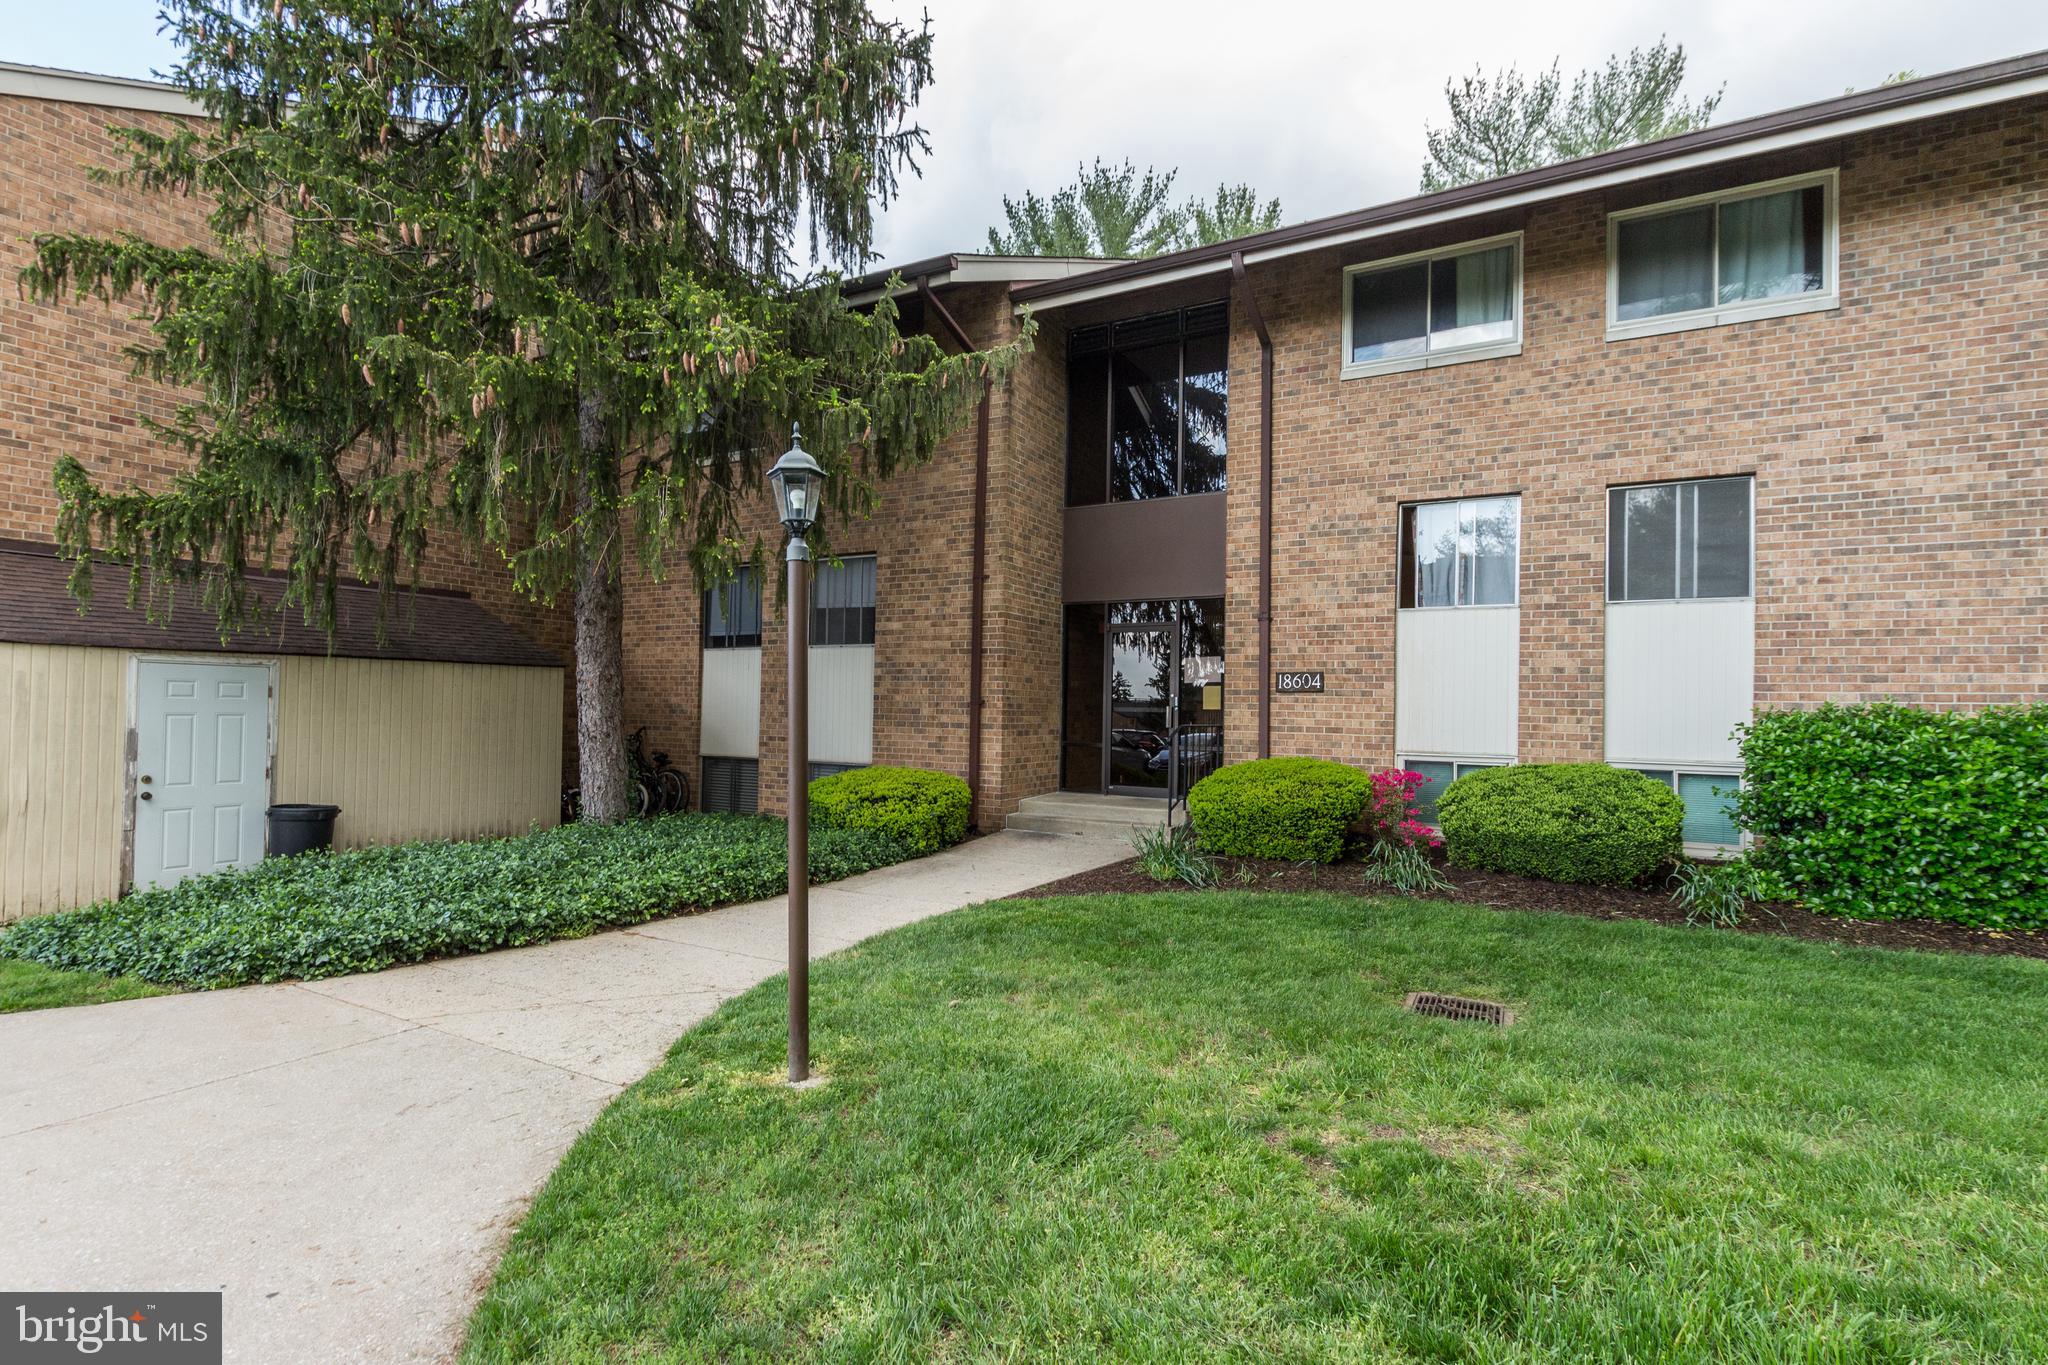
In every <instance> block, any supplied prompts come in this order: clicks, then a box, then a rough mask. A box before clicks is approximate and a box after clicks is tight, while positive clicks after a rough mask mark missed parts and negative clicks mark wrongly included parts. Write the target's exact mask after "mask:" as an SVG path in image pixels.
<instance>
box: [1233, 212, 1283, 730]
mask: <svg viewBox="0 0 2048 1365" xmlns="http://www.w3.org/2000/svg"><path fill="white" fill-rule="evenodd" d="M1230 277H1231V278H1232V279H1233V280H1235V281H1236V282H1237V287H1238V289H1239V291H1240V292H1241V293H1243V295H1244V311H1245V313H1246V315H1247V316H1249V317H1250V318H1251V320H1252V330H1253V331H1254V332H1257V333H1258V334H1259V609H1258V612H1257V614H1256V616H1255V618H1254V619H1256V620H1257V621H1258V623H1259V757H1260V758H1271V757H1272V756H1273V337H1272V334H1271V333H1269V332H1268V331H1267V330H1266V319H1265V316H1264V315H1263V314H1262V313H1260V312H1259V300H1258V296H1257V295H1255V294H1253V293H1252V285H1251V281H1250V280H1248V279H1246V278H1245V274H1244V253H1243V252H1242V251H1233V252H1231V253H1230Z"/></svg>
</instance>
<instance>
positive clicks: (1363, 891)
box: [1011, 858, 2048, 959]
mask: <svg viewBox="0 0 2048 1365" xmlns="http://www.w3.org/2000/svg"><path fill="white" fill-rule="evenodd" d="M1217 862H1218V864H1219V865H1220V866H1221V868H1222V872H1223V883H1222V886H1221V887H1220V888H1219V889H1220V890H1225V891H1322V892H1335V893H1338V894H1341V895H1352V896H1379V897H1385V896H1389V895H1396V894H1405V893H1397V892H1390V891H1389V890H1388V889H1387V888H1386V887H1384V886H1380V885H1378V884H1377V883H1374V882H1369V881H1367V880H1366V879H1365V878H1364V876H1363V875H1362V872H1363V869H1362V867H1361V865H1360V864H1358V863H1356V862H1342V863H1334V864H1331V865H1330V866H1327V867H1325V866H1320V865H1317V864H1314V863H1308V864H1299V863H1278V862H1266V861H1263V860H1261V859H1257V858H1219V859H1218V860H1217ZM1240 869H1249V879H1248V880H1242V881H1241V880H1239V878H1240V877H1241V876H1244V875H1245V874H1244V873H1243V872H1241V871H1240ZM1440 870H1441V871H1442V872H1443V873H1444V875H1445V876H1446V877H1448V878H1450V880H1451V883H1452V890H1450V891H1448V892H1424V893H1422V894H1421V895H1419V896H1417V897H1416V899H1419V900H1450V901H1462V902H1465V903H1466V904H1470V905H1490V906H1495V907H1497V908H1499V909H1503V910H1548V911H1554V912H1561V913H1564V914H1567V915H1584V916H1587V917H1588V918H1590V919H1640V920H1649V921H1651V922H1652V923H1656V924H1673V925H1680V926H1683V925H1684V924H1685V912H1684V911H1683V910H1680V909H1679V908H1678V907H1677V906H1675V905H1673V904H1672V903H1671V897H1670V895H1669V893H1668V892H1664V891H1637V890H1633V889H1629V888H1625V887H1612V886H1565V885H1563V884H1561V883H1558V882H1546V881H1538V880H1537V879H1535V878H1533V877H1512V876H1508V875H1505V874H1503V873H1498V872H1474V871H1471V870H1469V869H1466V868H1458V867H1443V868H1441V869H1440ZM1175 891H1179V892H1187V893H1190V894H1198V893H1196V891H1195V888H1194V887H1191V886H1189V885H1187V884H1186V883H1185V882H1179V881H1173V882H1156V881H1153V880H1152V879H1151V878H1150V877H1148V876H1146V875H1145V873H1144V872H1142V871H1140V870H1139V868H1138V860H1137V859H1136V858H1128V859H1125V860H1124V861H1123V862H1120V863H1110V864H1109V865H1108V866H1106V867H1098V868H1095V869H1094V870H1093V871H1089V872H1079V873H1076V874H1075V875H1073V876H1071V877H1062V878H1060V879H1059V880H1058V881H1056V882H1047V883H1046V884H1045V885H1044V886H1034V887H1032V888H1031V889H1030V890H1029V891H1020V892H1018V893H1017V894H1016V895H1015V896H1013V897H1011V899H1013V900H1027V899H1033V898H1038V897H1044V896H1090V895H1098V894H1101V893H1105V892H1126V893H1154V892H1175ZM1739 932H1742V933H1748V934H1778V935H1782V936H1784V937H1787V938H1803V939H1813V940H1817V941H1819V942H1822V943H1844V944H1855V945H1857V946H1859V947H1866V948H1919V949H1923V950H1926V951H1929V952H1945V953H2004V954H2009V955H2012V956H2015V957H2034V958H2042V959H2048V932H2044V931H2027V930H2010V931H2004V932H2001V931H1998V930H1992V929H1973V928H1970V927H1968V926H1966V925H1961V924H1943V923H1940V922H1938V921H1935V920H1858V919H1845V918H1843V917H1842V916H1839V915H1816V914H1814V913H1813V912H1812V911H1810V910H1803V909H1801V908H1800V907H1798V906H1796V905H1780V904H1772V905H1759V906H1753V907H1752V908H1751V909H1750V912H1749V914H1748V916H1747V917H1746V918H1745V919H1744V921H1743V923H1742V925H1741V927H1740V930H1739Z"/></svg>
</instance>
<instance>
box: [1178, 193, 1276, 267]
mask: <svg viewBox="0 0 2048 1365" xmlns="http://www.w3.org/2000/svg"><path fill="white" fill-rule="evenodd" d="M1185 212H1186V216H1185V218H1184V219H1183V220H1182V223H1181V231H1180V235H1179V237H1178V238H1177V239H1176V240H1175V242H1174V249H1175V250H1177V251H1178V250H1183V249H1185V248H1187V247H1191V246H1207V245H1208V244H1209V243H1211V242H1227V241H1229V240H1230V239H1231V238H1233V237H1244V236H1247V235H1249V234H1251V233H1254V232H1266V231H1269V230H1270V229H1272V228H1276V227H1279V226H1280V201H1279V200H1278V199H1268V200H1267V201H1266V202H1265V203H1263V204H1261V203H1260V202H1259V195H1258V191H1256V190H1254V189H1253V188H1252V187H1251V186H1250V185H1222V184H1219V185H1218V186H1217V187H1216V194H1215V196H1214V197H1213V198H1210V199H1190V200H1188V202H1187V206H1186V210H1185Z"/></svg>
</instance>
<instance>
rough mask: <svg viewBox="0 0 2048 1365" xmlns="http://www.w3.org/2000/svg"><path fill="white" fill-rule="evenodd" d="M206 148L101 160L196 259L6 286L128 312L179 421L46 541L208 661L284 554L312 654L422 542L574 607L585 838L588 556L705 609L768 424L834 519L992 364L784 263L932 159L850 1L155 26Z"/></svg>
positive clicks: (590, 757) (162, 135)
mask: <svg viewBox="0 0 2048 1365" xmlns="http://www.w3.org/2000/svg"><path fill="white" fill-rule="evenodd" d="M165 22H166V24H167V26H168V27H169V28H170V29H171V30H172V32H173V33H174V35H175V38H176V40H177V42H178V43H179V45H180V48H181V61H180V64H179V65H178V67H177V68H176V71H175V73H174V75H175V80H176V82H177V84H179V85H180V86H182V87H183V88H184V89H185V90H187V91H188V92H190V93H191V94H192V95H193V96H194V97H195V98H196V99H198V100H199V101H200V102H201V103H203V105H204V107H205V108H206V110H207V111H208V113H209V114H210V115H211V116H212V117H211V119H210V120H207V121H202V122H199V123H195V124H194V125H192V126H189V127H186V128H182V129H180V130H178V131H173V132H152V131H146V130H141V129H126V130H121V131H120V133H119V136H120V137H121V139H122V140H123V142H124V144H125V150H126V152H127V154H128V156H129V164H128V165H127V166H126V167H125V168H123V169H121V170H119V171H118V172H114V173H112V175H113V178H114V179H116V180H118V181H120V182H123V183H127V184H132V185H136V186H139V187H142V188H145V189H148V190H153V191H159V192H163V193H170V194H183V193H189V192H194V191H197V192H200V193H202V194H204V195H205V196H206V197H207V199H208V201H209V202H210V204H211V205H212V207H211V210H210V223H211V227H212V231H213V240H212V241H211V243H210V244H209V245H208V246H207V247H206V248H205V249H193V248H188V247H173V246H169V245H166V244H163V243H157V242H150V241H145V240H142V239H139V238H136V237H131V236H121V237H103V238H102V237H91V236H86V235H80V234H52V235H46V236H43V237H40V238H38V239H37V241H36V243H35V256H34V259H33V261H32V263H31V264H30V265H29V266H28V267H27V268H26V269H25V270H24V271H23V272H22V282H23V284H24V285H25V286H26V287H27V288H28V289H29V290H30V291H31V292H32V293H33V294H34V295H36V296H38V297H40V298H42V299H44V300H48V301H55V300H58V299H60V298H62V297H64V296H66V295H67V294H72V293H75V294H77V295H79V296H87V295H91V296H97V297H100V298H102V299H106V300H109V301H113V300H116V299H129V298H133V299H135V300H136V301H138V302H139V304H140V305H141V307H142V308H144V309H145V310H146V313H147V316H148V317H149V318H150V320H151V322H152V326H153V333H154V335H153V340H152V341H151V343H150V344H147V345H145V346H142V347H139V348H138V349H137V351H136V360H137V363H138V366H139V367H140V369H141V370H142V371H143V372H145V373H148V374H151V375H154V376H156V377H158V378H160V379H162V380H164V381H167V382H171V383H176V384H181V385H189V386H191V387H192V388H193V389H194V390H196V392H197V394H198V397H197V398H196V399H195V400H194V401H193V402H191V403H190V404H189V405H187V406H186V407H184V408H182V409H181V410H180V411H179V412H178V414H177V416H176V417H175V418H174V419H173V420H172V421H170V422H169V423H166V424H165V425H164V426H163V427H161V428H160V430H159V435H160V436H161V437H162V438H163V439H164V440H165V441H166V442H168V443H169V444H170V445H172V446H173V447H174V448H176V449H177V450H179V451H180V452H182V453H183V454H184V455H186V456H187V457H188V469H187V472H185V473H183V474H181V475H180V476H178V477H177V478H176V479H174V480H173V481H172V482H171V483H170V484H169V485H168V486H166V487H163V488H160V489H152V490H142V489H138V488H120V487H103V486H101V485H99V484H98V483H96V482H95V481H94V480H93V479H92V478H91V477H90V476H89V475H88V473H87V471H86V469H85V467H84V466H83V465H82V464H80V463H79V462H78V461H76V460H74V459H70V458H66V459H64V460H63V461H61V462H60V464H59V466H58V468H57V470H56V481H57V485H58V488H59V489H60V491H61V494H62V497H63V513H62V519H61V522H60V526H59V535H60V538H61V541H62V543H63V545H64V547H65V549H66V550H67V551H68V552H69V553H71V554H73V555H74V556H78V557H79V571H78V575H77V578H76V580H75V585H76V588H77V590H78V591H79V592H80V593H81V594H82V593H84V592H87V591H89V589H90V579H89V568H90V566H89V561H88V560H87V559H86V558H85V556H86V555H87V554H88V552H90V551H92V550H93V549H95V548H98V549H100V550H103V551H108V552H111V553H112V554H114V555H116V556H118V557H121V558H124V559H126V560H128V561H129V562H130V564H131V579H130V584H131V590H132V591H143V590H149V591H151V595H152V596H154V595H155V594H154V591H153V590H154V589H157V588H160V587H161V586H163V585H164V584H165V583H166V582H167V581H168V580H171V579H174V578H190V579H197V580H200V581H201V582H202V584H203V587H204V591H205V593H206V595H207V597H208V600H209V601H211V603H212V604H213V605H214V607H215V608H216V609H217V610H218V611H219V613H220V615H221V620H222V625H223V629H227V628H229V627H231V626H232V625H234V624H235V623H236V622H237V621H238V620H240V619H241V618H242V617H243V616H244V615H245V614H246V612H247V610H248V608H249V597H248V594H247V592H246V590H245V588H244V586H243V576H244V574H245V573H246V572H247V571H248V570H249V569H250V568H251V567H253V565H254V563H255V562H256V561H258V560H261V561H264V562H269V561H270V560H271V559H272V557H280V558H281V559H282V560H283V563H284V566H285V567H286V568H287V569H288V571H289V582H290V594H291V600H292V601H293V602H294V603H295V604H297V605H298V606H300V607H302V608H303V609H304V610H305V611H306V612H307V614H308V615H309V617H310V618H312V619H315V620H318V621H323V622H331V615H332V609H333V602H334V588H335V585H336V584H337V583H338V582H341V581H344V580H345V579H347V578H349V577H352V576H353V577H360V578H361V579H363V580H365V581H369V582H373V583H377V584H380V585H382V586H384V587H386V588H387V589H390V588H393V587H395V586H399V585H401V584H403V583H406V582H408V581H417V577H418V572H419V566H420V559H421V554H422V552H423V550H424V549H425V546H426V543H427V540H428V537H429V535H430V534H439V533H443V532H453V533H456V534H459V535H461V536H463V537H466V538H467V539H468V540H469V541H470V542H472V543H473V544H474V545H475V546H476V547H477V549H478V552H479V553H480V554H482V555H485V556H501V557H502V560H503V562H504V564H505V565H506V566H507V567H508V568H509V570H510V572H511V574H512V577H513V579H514V581H515V582H516V583H517V585H518V586H519V587H520V588H521V589H522V590H523V591H525V592H526V593H528V594H530V595H532V596H533V597H534V598H536V599H540V600H552V599H553V598H554V597H555V596H556V595H558V594H560V593H562V592H564V591H573V592H574V595H575V607H576V660H577V668H578V677H577V689H578V713H579V722H578V741H579V747H580V750H581V753H582V755H583V775H582V782H583V789H584V800H585V809H586V813H587V814H588V815H589V816H591V817H593V818H597V819H607V818H617V817H618V816H619V815H621V814H623V812H624V809H625V771H624V761H623V758H622V755H623V753H624V751H625V745H624V742H623V736H622V734H621V731H622V728H623V726H622V696H621V683H620V637H621V632H622V613H623V608H622V598H621V584H620V574H621V566H622V561H623V558H624V556H625V555H626V554H628V553H637V554H639V555H640V556H641V558H642V559H643V560H644V562H645V563H646V564H647V565H648V566H649V568H650V569H651V570H654V571H658V570H659V567H660V565H661V562H662V560H663V557H664V555H665V554H666V553H668V552H670V551H673V550H676V549H678V548H680V549H681V550H682V551H683V552H685V554H686V556H687V559H688V561H689V563H690V565H691V567H692V569H693V570H694V571H695V573H696V574H697V575H698V576H699V577H700V578H702V579H706V580H711V579H716V578H717V577H719V576H721V575H723V574H726V573H729V572H730V571H731V568H732V566H733V565H734V564H735V563H736V562H737V561H738V560H740V559H742V558H746V557H750V556H753V557H758V556H759V554H760V553H761V547H760V546H759V545H758V543H753V542H751V541H750V540H749V538H748V537H747V536H745V535H744V533H743V532H742V529H741V526H740V522H739V510H740V508H741V506H742V505H743V502H744V500H745V499H747V498H748V497H750V496H753V495H755V494H756V492H757V490H759V489H760V488H761V486H762V470H763V467H764V460H772V459H773V457H774V456H775V455H776V454H777V453H779V452H780V451H781V449H782V448H783V447H784V446H785V445H786V444H787V442H788V439H789V434H790V427H791V423H792V422H798V423H801V425H802V431H803V437H804V442H805V444H806V445H807V447H808V448H809V449H810V450H811V451H812V453H813V454H815V455H816V456H817V457H818V459H819V460H820V462H821V463H822V464H823V465H824V466H825V468H826V469H827V471H828V472H829V473H830V474H831V475H832V476H833V477H832V479H831V481H830V483H829V485H828V488H829V490H830V494H831V498H832V510H833V511H836V512H838V513H840V514H842V515H843V514H846V513H851V512H858V511H864V510H866V509H867V508H868V507H869V506H870V505H871V504H872V503H873V501H874V498H875V489H876V486H877V484H879V482H880V481H881V480H883V479H885V478H886V477H887V476H888V474H889V473H890V472H891V471H892V470H893V469H895V468H897V467H899V466H902V465H904V464H907V463H913V462H916V461H919V460H922V459H924V458H926V457H927V456H928V455H929V454H930V453H931V451H932V450H933V448H934V447H935V445H936V443H937V442H938V441H939V440H940V439H941V438H942V437H943V435H944V434H945V432H946V431H947V430H948V429H949V428H950V426H951V425H952V424H954V423H955V422H957V421H958V420H960V419H961V418H962V417H964V416H965V414H966V413H967V411H968V410H969V409H970V408H971V407H972V405H973V403H974V402H975V401H976V400H977V399H978V397H979V395H980V393H981V391H982V389H983V386H984V385H986V384H988V383H990V382H993V381H994V380H995V379H997V378H998V377H999V376H1000V374H1001V372H1002V371H1003V369H1004V368H1005V367H1006V366H1007V365H1008V364H1010V363H1011V361H1012V360H1013V359H1014V350H1004V351H1000V352H995V353H990V354H968V355H953V356H949V355H946V354H945V353H943V352H942V351H941V349H940V348H939V347H938V346H937V345H936V343H934V342H932V341H931V340H930V339H928V338H925V337H921V336H904V335H901V334H899V333H898V331H897V328H896V315H895V313H894V311H893V309H892V308H891V306H890V305H889V304H888V303H887V302H886V301H885V302H884V303H882V304H880V305H878V306H877V307H876V308H875V309H874V310H872V312H868V313H862V312H855V311H850V310H848V309H846V308H845V307H843V306H842V305H841V302H840V299H839V296H838V293H837V288H836V285H835V283H834V279H833V277H831V276H829V275H828V276H821V277H809V278H807V277H803V276H802V275H801V274H800V272H799V270H798V268H797V257H796V255H795V246H796V243H797V241H798V239H799V235H800V233H804V234H807V236H808V244H809V247H810V251H811V256H812V258H823V259H832V260H838V261H842V262H858V261H860V260H863V259H865V258H866V256H867V254H868V248H869V243H870V240H871V236H872V231H873V226H874V213H875V209H876V205H877V204H878V203H884V204H885V203H886V202H887V201H888V200H889V199H890V198H891V196H892V195H893V192H894V190H895V188H896V184H897V177H898V175H899V174H900V172H901V171H902V170H903V169H905V168H913V169H914V168H915V166H916V163H917V158H918V157H920V156H921V155H922V154H923V153H924V152H925V151H926V149H927V143H926V139H925V136H924V133H923V130H922V129H921V128H919V127H917V126H916V125H915V124H914V123H912V122H909V121H908V111H909V110H910V109H911V108H912V106H913V105H914V104H915V102H916V100H917V99H918V96H919V93H920V91H922V89H923V88H924V86H925V85H926V83H927V82H928V81H929V80H930V78H931V37H930V33H929V30H928V29H927V30H920V31H913V30H910V29H906V28H905V27H903V26H902V25H899V24H896V23H894V22H887V21H883V20H880V19H877V18H876V17H875V16H874V15H872V14H871V13H869V11H868V9H867V7H866V5H865V4H864V3H862V0H732V2H731V3H722V4H718V5H712V6H707V5H701V4H695V3H689V2H688V0H526V2H525V3H520V4H506V3H504V2H503V0H274V3H272V2H271V0H264V3H262V4H260V5H251V4H248V3H246V0H169V4H168V9H167V13H166V15H165Z"/></svg>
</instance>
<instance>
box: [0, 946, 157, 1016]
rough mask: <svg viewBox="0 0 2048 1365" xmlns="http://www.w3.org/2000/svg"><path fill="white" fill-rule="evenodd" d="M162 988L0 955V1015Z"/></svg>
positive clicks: (97, 1001)
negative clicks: (20, 960) (64, 969)
mask: <svg viewBox="0 0 2048 1365" xmlns="http://www.w3.org/2000/svg"><path fill="white" fill-rule="evenodd" d="M163 993H164V992H163V988H162V987H160V986H152V985H150V984H149V983H148V982H147V981H138V980H136V979H135V978H134V977H132V976H107V975H105V974H104V973H100V972H60V971H58V970H57V969H55V968H54V967H45V966H43V965H42V964H41V963H39V962H17V961H13V960H11V959H8V958H4V957H0V1014H13V1013H15V1012H16V1011H17V1010H47V1009H55V1008H57V1007H58V1006H61V1005H99V1004H104V1003H106V1002H107V1001H110V1000H136V999H140V998H141V997H142V996H145V995H162V994H163Z"/></svg>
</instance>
